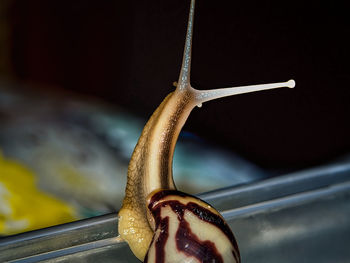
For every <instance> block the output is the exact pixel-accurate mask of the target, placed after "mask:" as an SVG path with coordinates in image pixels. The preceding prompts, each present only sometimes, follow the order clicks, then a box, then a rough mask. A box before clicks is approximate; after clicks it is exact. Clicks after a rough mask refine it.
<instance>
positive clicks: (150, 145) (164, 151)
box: [126, 89, 195, 202]
mask: <svg viewBox="0 0 350 263" xmlns="http://www.w3.org/2000/svg"><path fill="white" fill-rule="evenodd" d="M193 99H194V96H193V94H192V93H190V92H188V91H181V90H179V89H177V90H176V91H174V92H172V93H170V94H169V95H168V96H167V97H166V98H165V99H164V101H163V102H162V103H161V104H160V105H159V107H158V108H157V109H156V111H155V112H154V113H153V115H152V116H151V118H150V119H149V121H148V122H147V124H146V125H145V127H144V129H143V131H142V134H141V137H140V139H139V141H138V143H137V145H136V147H135V149H134V152H133V155H132V158H131V161H130V163H129V168H128V184H127V188H126V193H127V195H128V194H130V197H133V198H132V199H133V200H135V194H136V196H137V197H140V198H141V199H140V200H135V201H138V202H144V201H145V200H146V197H147V196H148V195H149V194H150V193H151V192H152V191H154V190H157V189H176V187H175V184H174V181H173V176H172V161H173V155H174V150H175V145H176V141H177V139H178V136H179V133H180V131H181V128H182V127H183V125H184V123H185V122H186V120H187V118H188V116H189V114H190V112H191V110H192V109H193V108H194V106H195V104H194V103H193V102H192V101H193ZM129 181H130V182H132V183H129Z"/></svg>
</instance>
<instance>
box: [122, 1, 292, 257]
mask: <svg viewBox="0 0 350 263" xmlns="http://www.w3.org/2000/svg"><path fill="white" fill-rule="evenodd" d="M194 5H195V0H192V1H191V7H190V14H189V21H188V27H187V33H186V41H185V49H184V54H183V61H182V66H181V71H180V76H179V80H178V84H177V86H176V89H175V91H174V92H172V93H170V94H169V95H168V96H167V97H166V98H165V99H164V101H163V102H162V103H161V104H160V105H159V107H158V108H157V109H156V110H155V112H154V113H153V115H152V116H151V118H150V119H149V121H148V122H147V124H146V125H145V127H144V129H143V131H142V134H141V136H140V138H139V141H138V143H137V145H136V146H135V149H134V152H133V154H132V157H131V160H130V163H129V167H128V178H127V185H126V190H125V198H124V200H123V205H122V208H121V209H120V211H119V214H118V216H119V222H118V231H119V236H120V239H122V240H124V241H126V242H127V243H128V244H129V246H130V249H131V250H132V252H133V253H134V254H135V256H136V257H137V258H138V259H140V260H141V261H144V262H148V263H153V262H154V263H175V262H184V263H188V262H232V263H233V262H236V263H239V262H240V254H239V250H238V246H237V243H236V240H235V238H234V235H233V233H232V231H231V230H230V228H229V226H228V225H227V223H226V222H225V221H224V219H223V217H222V216H221V215H220V213H219V212H218V211H216V210H215V209H214V208H213V207H211V206H210V205H209V204H207V203H205V202H204V201H202V200H200V199H198V198H196V197H193V196H190V195H188V194H185V193H182V192H179V191H177V190H176V187H175V183H174V181H173V176H172V160H173V153H174V149H175V144H176V141H177V138H178V136H179V133H180V131H181V128H182V127H183V125H184V123H185V122H186V120H187V118H188V116H189V114H190V112H191V111H192V109H193V108H195V107H196V106H201V105H202V103H204V102H207V101H210V100H213V99H217V98H221V97H225V96H231V95H236V94H242V93H247V92H253V91H258V90H266V89H273V88H279V87H289V88H293V87H294V85H295V82H294V80H290V81H288V82H282V83H274V84H265V85H251V86H245V87H235V88H224V89H214V90H196V89H194V88H192V87H191V84H190V64H191V47H192V30H193V15H194Z"/></svg>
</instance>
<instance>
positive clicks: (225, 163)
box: [0, 83, 266, 218]
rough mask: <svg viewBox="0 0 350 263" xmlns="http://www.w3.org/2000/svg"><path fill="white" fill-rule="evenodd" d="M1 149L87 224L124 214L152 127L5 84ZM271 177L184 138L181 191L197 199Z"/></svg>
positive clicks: (177, 170) (95, 104) (0, 91)
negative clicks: (129, 184)
mask: <svg viewBox="0 0 350 263" xmlns="http://www.w3.org/2000/svg"><path fill="white" fill-rule="evenodd" d="M0 122H1V129H0V149H1V150H2V151H3V154H4V156H6V157H7V158H11V159H14V160H17V161H19V162H21V163H22V164H24V165H26V166H27V167H29V168H30V169H32V170H33V171H34V173H35V174H36V176H37V179H38V180H37V181H38V187H39V188H40V189H41V190H43V191H46V192H49V193H51V194H53V195H54V196H56V197H57V198H59V199H61V200H64V201H65V202H67V203H68V204H70V205H71V206H73V207H75V209H76V211H77V213H78V215H79V216H78V217H79V218H84V217H89V216H93V215H99V214H103V213H106V212H112V211H115V210H117V209H119V207H120V205H121V200H122V197H123V195H124V188H125V183H126V173H127V165H128V162H129V159H130V156H131V154H132V151H133V148H134V146H135V144H136V142H137V140H138V138H139V136H140V134H141V131H142V128H143V126H144V124H145V122H146V120H145V119H142V118H139V117H137V116H134V115H132V114H130V113H128V112H126V111H125V110H122V109H119V108H117V107H114V106H111V105H107V104H105V103H103V102H99V101H96V100H95V101H94V100H91V99H84V98H81V97H75V96H67V94H53V95H48V94H44V93H40V92H38V91H35V92H31V91H29V90H24V89H21V88H18V87H17V88H14V87H13V86H11V85H10V84H5V83H0ZM265 175H266V174H265V172H264V171H262V170H261V169H259V168H258V167H256V166H255V165H253V164H251V163H249V162H248V161H246V160H244V159H242V158H240V157H239V156H237V155H235V154H234V153H232V152H228V151H224V150H222V149H220V148H219V147H216V146H213V144H211V143H209V142H205V141H204V140H201V139H200V138H198V137H197V136H196V135H195V134H192V133H189V132H186V131H185V132H183V133H182V134H181V135H180V138H179V142H178V144H177V146H176V150H175V156H174V176H175V181H176V184H177V186H178V188H179V189H181V190H182V191H185V192H189V193H192V194H196V193H200V192H204V191H209V190H213V189H217V188H221V187H227V186H233V185H237V184H242V183H248V182H251V181H254V180H257V179H260V178H263V177H264V176H265Z"/></svg>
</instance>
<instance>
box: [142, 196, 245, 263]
mask: <svg viewBox="0 0 350 263" xmlns="http://www.w3.org/2000/svg"><path fill="white" fill-rule="evenodd" d="M169 196H174V197H176V196H178V197H183V198H186V197H190V198H195V199H197V200H198V198H196V197H194V196H191V195H188V194H185V193H183V192H180V191H177V190H161V191H158V192H156V193H155V194H154V195H153V196H152V197H151V198H150V200H149V201H150V202H149V205H148V208H149V210H150V211H151V213H152V215H153V217H154V221H155V225H156V230H158V229H159V228H162V229H163V228H164V221H163V220H164V218H163V219H162V218H161V208H163V207H166V206H169V207H170V208H171V209H172V210H173V211H174V213H175V214H176V215H177V217H178V220H179V222H180V223H179V229H178V230H177V232H176V246H177V249H178V250H179V252H183V253H185V254H186V255H188V256H189V257H195V258H196V259H198V260H199V261H200V262H223V259H222V257H221V255H220V253H219V251H218V250H217V248H216V246H215V244H214V243H213V242H212V241H210V240H204V241H202V240H200V239H199V238H198V237H197V236H196V235H195V234H194V233H193V232H192V231H191V227H190V225H189V223H188V222H187V221H186V220H185V219H184V214H185V211H186V210H188V211H190V212H191V213H192V214H193V215H195V216H196V217H197V218H198V219H200V220H202V221H204V222H206V223H209V224H212V225H214V226H215V227H217V228H218V229H220V230H221V231H222V233H224V235H225V236H226V237H227V238H228V239H229V240H230V242H231V244H232V246H233V248H234V249H233V250H232V255H233V257H234V258H235V260H236V262H240V254H239V250H238V246H237V242H236V240H235V238H234V235H233V233H232V231H231V229H230V228H229V226H228V225H227V223H226V222H225V221H224V220H223V218H222V217H221V216H220V215H219V214H215V213H213V212H212V211H210V210H209V209H207V208H205V207H203V206H200V205H199V204H197V203H194V202H188V203H187V204H183V203H181V202H179V201H177V200H164V198H165V197H169ZM200 201H201V202H204V201H202V200H200ZM204 203H205V202H204ZM165 218H168V217H165ZM162 234H164V235H167V237H168V232H166V231H162V232H161V233H160V236H159V237H158V239H157V240H153V241H152V243H153V242H156V243H155V244H156V248H158V249H160V248H163V249H164V248H165V243H164V244H162V242H163V241H164V242H166V240H167V239H165V238H164V237H161V235H162ZM159 253H160V252H159ZM162 253H163V252H162ZM164 253H165V252H164ZM160 254H161V253H160ZM162 255H164V254H162ZM157 256H158V253H157ZM146 259H147V256H146ZM145 262H146V261H145ZM156 262H157V263H158V262H159V263H163V262H166V261H158V258H157V261H156Z"/></svg>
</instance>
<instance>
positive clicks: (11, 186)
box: [0, 152, 77, 235]
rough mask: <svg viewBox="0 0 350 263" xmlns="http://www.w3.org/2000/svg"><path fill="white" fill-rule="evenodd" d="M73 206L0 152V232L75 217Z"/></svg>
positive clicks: (65, 220) (24, 228)
mask: <svg viewBox="0 0 350 263" xmlns="http://www.w3.org/2000/svg"><path fill="white" fill-rule="evenodd" d="M76 219H77V218H76V216H75V213H74V208H73V207H71V206H69V205H67V204H65V203H64V202H63V201H61V200H59V199H57V198H55V197H53V196H51V195H49V194H47V193H45V192H42V191H41V190H40V189H38V188H37V185H36V177H35V175H34V174H33V173H32V172H31V171H30V170H29V169H28V168H26V167H25V166H24V165H22V164H20V163H18V162H16V161H13V160H9V159H5V158H4V157H3V156H2V154H1V152H0V235H11V234H16V233H20V232H25V231H29V230H34V229H39V228H44V227H48V226H52V225H57V224H62V223H66V222H71V221H74V220H76Z"/></svg>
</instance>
